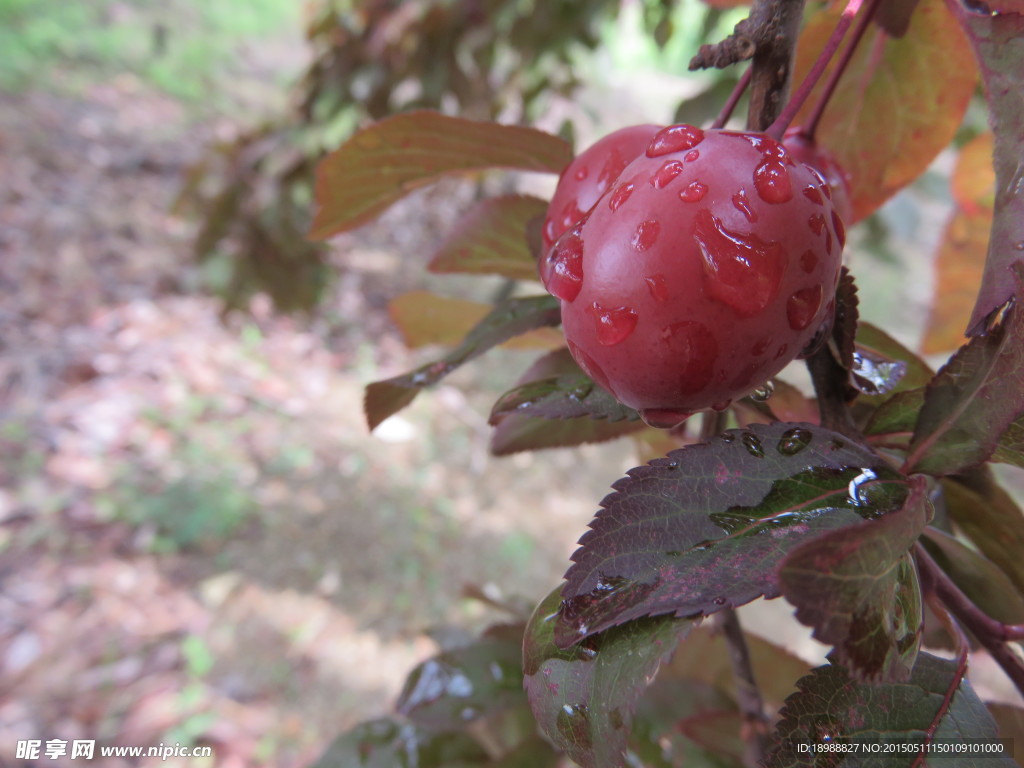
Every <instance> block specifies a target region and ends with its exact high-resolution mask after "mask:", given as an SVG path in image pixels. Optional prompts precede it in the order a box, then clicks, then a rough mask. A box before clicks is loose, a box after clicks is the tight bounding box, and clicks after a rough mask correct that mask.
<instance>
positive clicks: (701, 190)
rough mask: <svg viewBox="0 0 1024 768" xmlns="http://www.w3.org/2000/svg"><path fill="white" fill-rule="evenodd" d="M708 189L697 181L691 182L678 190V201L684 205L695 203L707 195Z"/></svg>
mask: <svg viewBox="0 0 1024 768" xmlns="http://www.w3.org/2000/svg"><path fill="white" fill-rule="evenodd" d="M707 191H708V187H707V185H706V184H701V183H700V182H699V181H691V182H690V183H689V184H688V185H687V186H686V188H685V189H682V190H680V192H679V199H680V200H682V201H683V202H684V203H697V202H700V200H701V199H703V197H704V195H705V194H707Z"/></svg>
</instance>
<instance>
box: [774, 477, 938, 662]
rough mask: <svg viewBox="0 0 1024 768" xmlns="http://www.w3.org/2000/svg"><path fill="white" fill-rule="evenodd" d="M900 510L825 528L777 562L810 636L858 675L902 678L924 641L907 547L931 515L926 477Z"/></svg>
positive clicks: (912, 483) (788, 594) (918, 481)
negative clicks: (854, 523)
mask: <svg viewBox="0 0 1024 768" xmlns="http://www.w3.org/2000/svg"><path fill="white" fill-rule="evenodd" d="M909 486H910V489H911V490H910V493H909V495H908V496H907V499H906V502H905V504H904V506H903V508H902V509H899V510H896V511H893V512H890V513H889V514H887V515H885V516H884V517H880V518H878V519H877V520H868V521H864V522H861V523H858V524H856V525H853V526H850V527H847V528H840V529H839V530H834V531H828V532H827V533H824V534H822V535H820V536H818V537H817V538H815V539H813V540H809V541H806V542H804V543H803V544H801V545H800V546H798V547H796V548H795V549H794V550H793V551H792V552H790V553H789V554H788V555H787V556H786V558H785V559H784V560H783V561H782V565H781V567H780V569H779V582H780V584H781V586H782V594H783V595H784V596H785V598H786V599H787V600H789V602H791V603H792V604H793V605H794V606H796V618H797V620H798V621H800V622H801V623H803V624H806V625H807V626H809V627H813V628H814V637H815V638H816V639H817V640H819V641H821V642H822V643H825V644H827V645H832V646H834V647H835V650H834V651H833V653H834V654H835V658H836V659H837V660H838V661H839V662H841V663H842V664H843V665H844V666H846V667H847V669H848V670H850V672H851V673H852V674H853V676H854V677H856V678H858V679H861V680H886V681H895V682H899V681H903V680H906V679H907V678H908V677H909V676H910V670H911V669H912V668H913V666H914V658H915V657H916V655H917V650H918V647H919V644H920V638H921V617H922V607H921V586H920V584H919V583H918V579H917V569H916V567H915V566H914V561H913V559H912V558H911V556H910V552H909V551H910V548H911V547H912V546H913V545H914V543H915V542H916V541H917V539H918V537H919V536H920V535H921V531H923V530H924V527H925V524H926V523H927V522H928V520H929V519H930V518H931V504H930V503H929V502H928V499H927V495H926V487H925V481H924V478H920V477H919V478H912V479H911V480H910V482H909Z"/></svg>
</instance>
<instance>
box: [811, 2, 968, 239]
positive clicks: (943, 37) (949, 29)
mask: <svg viewBox="0 0 1024 768" xmlns="http://www.w3.org/2000/svg"><path fill="white" fill-rule="evenodd" d="M842 8H843V6H842V4H837V3H833V4H831V5H830V6H829V7H828V8H827V9H825V10H823V11H821V12H819V13H817V14H815V15H814V16H812V17H811V18H810V19H809V20H808V22H807V24H806V25H805V27H804V30H803V32H802V33H801V35H800V41H799V45H798V47H797V60H796V67H795V70H794V82H801V81H802V80H803V79H804V77H805V76H806V74H807V72H808V70H809V69H810V67H811V65H812V64H813V63H814V62H815V60H816V59H817V58H818V55H819V53H820V52H821V49H822V47H823V46H824V44H825V41H826V40H827V39H828V37H829V35H830V34H831V33H832V30H833V29H834V28H835V25H836V22H837V21H838V20H839V15H840V13H841V11H842ZM973 58H974V57H973V56H972V55H971V50H970V47H969V45H968V43H967V40H966V39H965V37H964V35H963V33H962V32H961V30H960V29H959V28H958V25H957V23H956V21H955V20H954V19H953V18H952V17H951V16H950V14H949V12H948V11H947V10H946V8H945V6H944V3H943V0H921V2H920V4H919V5H918V7H917V9H916V10H915V11H914V14H913V17H912V18H911V20H910V27H909V29H908V30H907V33H906V34H905V35H904V36H903V37H901V38H894V37H890V36H889V35H888V34H886V32H885V31H884V30H882V29H881V28H879V27H873V28H871V29H869V30H868V32H867V33H866V34H865V36H864V38H863V40H862V41H861V43H860V45H859V46H858V48H857V51H856V53H855V54H854V56H853V58H852V60H851V61H850V64H849V66H848V67H847V69H846V71H845V72H844V74H843V77H842V78H841V79H840V81H839V84H838V87H837V89H836V91H835V93H834V94H833V97H832V100H831V102H830V107H829V108H828V109H827V110H826V111H825V114H824V115H823V118H822V121H821V124H820V126H819V129H818V135H817V138H818V141H819V142H820V143H821V144H822V145H823V146H825V147H827V148H828V149H829V151H831V152H832V153H833V154H834V155H835V157H836V160H837V161H838V162H839V164H840V165H841V166H842V167H843V169H844V170H846V171H847V173H848V174H849V186H850V198H851V202H852V204H853V208H854V221H859V220H860V219H863V218H864V217H865V216H867V215H868V214H870V213H871V212H873V211H874V210H875V209H876V208H878V207H879V206H880V205H881V204H882V203H883V202H885V201H886V200H887V199H888V198H889V197H891V196H892V195H893V194H894V193H895V192H897V191H898V190H900V189H901V188H902V187H904V186H905V185H906V184H908V183H910V182H911V181H912V180H914V179H915V178H917V177H918V176H919V175H920V174H921V173H923V172H924V170H925V169H926V168H927V167H928V165H929V164H930V163H931V161H932V160H933V159H934V158H935V156H936V155H938V153H939V152H940V151H941V150H942V149H944V148H945V147H946V145H948V144H949V143H950V141H951V140H952V139H953V136H954V135H955V133H956V130H957V128H958V127H959V126H960V122H961V119H962V118H963V114H964V111H965V110H966V109H967V104H968V102H969V101H970V98H971V96H972V94H973V93H974V87H975V83H976V82H977V70H976V68H975V66H974V60H973ZM833 66H834V63H833ZM828 71H831V67H830V68H829V70H828ZM825 79H827V78H823V80H822V82H824V81H825ZM821 87H822V86H821V85H819V86H818V88H816V89H815V91H814V93H813V94H812V96H811V97H810V98H809V99H808V101H807V106H806V107H805V108H804V110H802V112H801V114H800V115H799V116H798V117H797V120H796V123H799V122H800V121H801V119H803V117H805V116H806V115H807V114H808V111H809V110H810V109H811V108H812V105H813V104H815V103H816V102H817V99H818V95H819V94H820V92H821ZM852 223H853V222H847V226H849V225H850V224H852Z"/></svg>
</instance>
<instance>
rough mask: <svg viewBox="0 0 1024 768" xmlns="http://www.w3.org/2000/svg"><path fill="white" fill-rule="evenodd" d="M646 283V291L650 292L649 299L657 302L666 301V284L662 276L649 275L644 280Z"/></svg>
mask: <svg viewBox="0 0 1024 768" xmlns="http://www.w3.org/2000/svg"><path fill="white" fill-rule="evenodd" d="M644 282H645V283H647V290H649V291H650V292H651V298H652V299H654V300H655V301H657V302H663V301H667V300H668V284H667V283H666V282H665V276H664V275H650V276H649V277H645V278H644Z"/></svg>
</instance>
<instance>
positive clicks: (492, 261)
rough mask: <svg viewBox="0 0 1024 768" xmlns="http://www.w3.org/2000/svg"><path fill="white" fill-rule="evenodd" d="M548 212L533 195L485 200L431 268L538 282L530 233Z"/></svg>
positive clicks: (436, 256)
mask: <svg viewBox="0 0 1024 768" xmlns="http://www.w3.org/2000/svg"><path fill="white" fill-rule="evenodd" d="M546 210H547V203H546V202H545V201H544V200H541V199H540V198H537V197H531V196H529V195H505V196H502V197H495V198H491V199H488V200H483V201H481V202H479V203H477V204H476V206H475V207H474V208H473V209H472V210H471V211H470V212H469V213H467V214H466V215H465V216H463V217H462V219H460V220H459V223H458V224H457V225H456V228H455V230H454V231H453V232H452V233H451V234H450V235H449V236H448V238H447V239H446V240H445V241H444V243H443V244H442V245H441V247H440V248H439V249H438V251H437V253H435V254H434V257H433V258H432V259H431V260H430V264H429V265H428V269H429V270H430V271H431V272H440V273H449V272H459V273H463V274H470V275H502V276H503V277H507V278H509V279H512V280H536V279H537V256H536V254H535V253H534V252H533V251H532V250H531V249H530V244H529V241H528V239H527V230H528V228H529V227H530V226H531V222H533V221H535V220H536V219H538V218H540V219H542V218H543V217H544V212H545V211H546Z"/></svg>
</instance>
